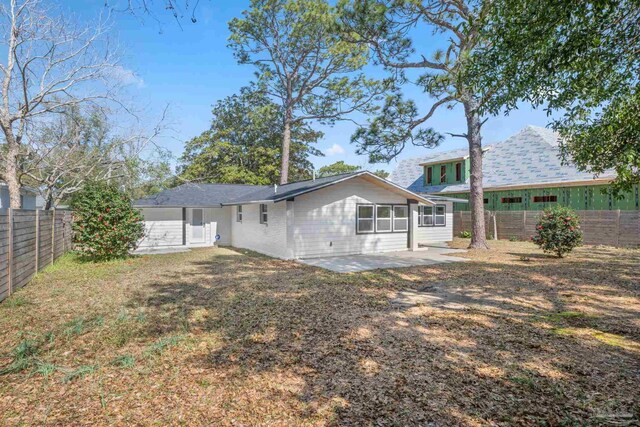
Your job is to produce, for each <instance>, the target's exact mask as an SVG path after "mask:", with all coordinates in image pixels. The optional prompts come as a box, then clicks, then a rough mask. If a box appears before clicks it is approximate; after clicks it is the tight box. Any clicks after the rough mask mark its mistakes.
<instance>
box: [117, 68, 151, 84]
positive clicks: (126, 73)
mask: <svg viewBox="0 0 640 427" xmlns="http://www.w3.org/2000/svg"><path fill="white" fill-rule="evenodd" d="M111 70H112V71H111V72H112V75H113V78H115V79H117V80H119V81H120V83H122V84H123V85H125V86H129V85H135V86H136V87H138V88H143V87H144V86H145V84H144V80H143V79H142V77H140V76H138V75H137V74H136V73H134V72H133V71H132V70H130V69H128V68H125V67H123V66H121V65H116V66H115V67H113V68H112V69H111Z"/></svg>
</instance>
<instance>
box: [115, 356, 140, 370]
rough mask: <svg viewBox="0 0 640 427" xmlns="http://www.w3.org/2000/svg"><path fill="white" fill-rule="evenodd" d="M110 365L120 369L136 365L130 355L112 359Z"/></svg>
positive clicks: (134, 359)
mask: <svg viewBox="0 0 640 427" xmlns="http://www.w3.org/2000/svg"><path fill="white" fill-rule="evenodd" d="M111 364H112V365H114V366H119V367H121V368H133V367H134V366H135V365H136V358H135V357H134V356H132V355H130V354H123V355H122V356H118V357H116V358H115V359H113V361H112V362H111Z"/></svg>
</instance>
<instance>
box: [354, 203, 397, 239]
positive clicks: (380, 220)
mask: <svg viewBox="0 0 640 427" xmlns="http://www.w3.org/2000/svg"><path fill="white" fill-rule="evenodd" d="M356 209H357V210H356V232H357V233H358V234H363V233H406V232H407V231H409V206H407V205H393V204H389V205H375V204H369V205H364V204H363V205H358V206H357V208H356Z"/></svg>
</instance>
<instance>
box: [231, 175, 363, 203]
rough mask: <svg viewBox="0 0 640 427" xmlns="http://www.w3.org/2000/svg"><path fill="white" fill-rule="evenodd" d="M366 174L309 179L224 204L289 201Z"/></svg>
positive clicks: (250, 194)
mask: <svg viewBox="0 0 640 427" xmlns="http://www.w3.org/2000/svg"><path fill="white" fill-rule="evenodd" d="M363 173H366V172H364V171H358V172H351V173H343V174H339V175H332V176H327V177H324V178H316V179H315V180H314V179H309V180H306V181H298V182H292V183H289V184H284V185H279V186H278V187H277V189H276V188H274V187H273V186H265V187H262V188H259V189H256V190H255V191H252V192H248V193H244V194H241V195H238V196H237V197H234V198H233V199H230V200H228V201H227V202H225V203H223V204H227V205H238V204H244V203H250V202H280V201H282V200H287V199H289V198H291V197H294V196H297V195H301V194H304V193H308V192H311V191H315V190H318V189H320V188H322V187H326V186H328V185H331V184H335V183H337V182H339V181H343V180H345V179H349V178H352V177H355V176H358V175H362V174H363Z"/></svg>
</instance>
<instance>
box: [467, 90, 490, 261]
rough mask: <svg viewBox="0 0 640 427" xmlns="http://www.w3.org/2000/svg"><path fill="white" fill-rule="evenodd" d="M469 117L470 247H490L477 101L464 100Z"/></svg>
mask: <svg viewBox="0 0 640 427" xmlns="http://www.w3.org/2000/svg"><path fill="white" fill-rule="evenodd" d="M464 114H465V116H466V118H467V140H468V141H469V158H470V161H471V177H470V183H469V203H470V204H471V243H470V244H469V249H489V245H487V234H486V230H485V224H484V190H483V189H482V137H481V135H480V128H481V127H482V123H481V121H480V116H479V114H478V110H477V107H476V103H475V101H473V100H472V101H466V102H464Z"/></svg>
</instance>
